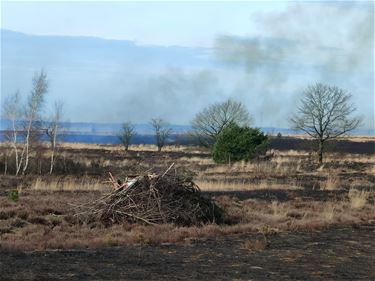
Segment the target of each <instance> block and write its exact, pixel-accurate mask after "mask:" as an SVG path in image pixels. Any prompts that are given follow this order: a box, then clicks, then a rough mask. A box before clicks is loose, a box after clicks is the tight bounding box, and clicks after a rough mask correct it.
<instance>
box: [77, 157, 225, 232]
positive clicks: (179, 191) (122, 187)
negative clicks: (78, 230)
mask: <svg viewBox="0 0 375 281" xmlns="http://www.w3.org/2000/svg"><path fill="white" fill-rule="evenodd" d="M172 166H173V164H172V165H171V166H170V167H169V168H168V169H167V170H166V171H165V172H164V173H163V174H162V175H155V174H144V175H140V176H136V177H135V178H133V179H131V180H128V179H126V180H125V182H122V181H120V180H115V179H114V178H113V177H112V175H111V179H110V183H111V184H112V185H113V186H114V190H113V191H112V192H111V193H109V194H105V195H104V196H103V197H101V198H99V199H97V200H95V201H94V202H91V203H88V204H84V205H81V206H78V207H77V208H76V214H75V216H76V217H77V218H78V220H79V221H80V222H83V223H86V224H90V223H93V222H101V223H103V224H104V225H106V226H109V225H112V224H119V223H124V222H128V223H144V224H147V225H155V224H163V223H173V224H175V225H180V226H190V225H202V224H205V223H215V222H221V220H222V211H221V210H220V209H219V208H218V207H217V206H216V204H215V203H214V202H213V201H212V200H210V199H209V198H206V197H204V196H203V195H202V193H201V192H200V189H199V187H198V186H197V185H196V184H195V183H194V182H193V181H192V180H191V179H189V178H188V177H186V176H181V175H178V174H177V173H176V171H174V172H175V173H173V174H172V173H170V174H168V172H171V171H170V169H171V168H172Z"/></svg>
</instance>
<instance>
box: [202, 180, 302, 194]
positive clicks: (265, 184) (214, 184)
mask: <svg viewBox="0 0 375 281" xmlns="http://www.w3.org/2000/svg"><path fill="white" fill-rule="evenodd" d="M196 184H197V185H198V186H199V188H200V189H201V190H202V191H211V192H213V191H246V190H260V189H284V190H291V189H293V190H296V189H302V187H301V186H300V185H299V184H298V183H297V182H291V183H290V184H278V183H276V182H272V181H268V180H266V179H263V180H261V181H259V182H257V183H246V182H235V181H226V180H220V181H213V180H198V181H196Z"/></svg>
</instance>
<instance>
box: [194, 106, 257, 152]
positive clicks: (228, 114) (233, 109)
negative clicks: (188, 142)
mask: <svg viewBox="0 0 375 281" xmlns="http://www.w3.org/2000/svg"><path fill="white" fill-rule="evenodd" d="M250 120H251V118H250V114H249V112H248V110H247V108H246V107H245V106H244V105H243V104H242V103H241V102H237V101H234V100H232V99H228V100H226V101H224V102H218V103H214V104H211V105H209V106H208V107H206V108H204V109H203V110H202V111H201V112H199V113H198V114H197V115H196V116H195V117H194V119H193V120H192V122H191V126H192V128H193V135H194V136H195V137H196V138H197V139H198V140H199V142H200V143H201V144H203V145H205V146H211V145H212V144H213V143H214V142H215V140H216V138H217V136H218V135H219V134H220V132H221V131H222V130H223V129H224V128H225V127H226V126H227V125H229V124H231V123H236V124H238V125H239V126H244V125H249V124H250Z"/></svg>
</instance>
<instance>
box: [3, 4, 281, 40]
mask: <svg viewBox="0 0 375 281" xmlns="http://www.w3.org/2000/svg"><path fill="white" fill-rule="evenodd" d="M285 8H286V3H285V2H268V3H267V2H266V3H264V2H263V3H262V2H255V1H251V2H237V3H236V2H232V1H228V2H200V3H199V2H182V1H179V2H156V1H154V2H119V1H117V2H111V1H103V2H88V1H86V2H79V1H76V2H74V3H73V2H69V1H68V2H57V1H56V2H53V1H50V2H32V1H29V2H16V1H3V2H2V28H4V29H10V30H16V31H20V32H24V33H30V34H37V35H74V36H76V35H83V36H96V37H101V38H107V39H125V40H134V41H136V42H138V43H141V44H155V45H166V46H168V45H179V46H198V47H210V46H212V45H213V42H214V39H215V37H216V36H217V35H221V34H235V35H239V36H246V35H254V34H257V33H258V32H257V30H256V28H254V26H253V25H252V24H251V16H252V14H254V13H261V12H271V11H280V10H283V9H285Z"/></svg>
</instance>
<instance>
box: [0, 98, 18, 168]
mask: <svg viewBox="0 0 375 281" xmlns="http://www.w3.org/2000/svg"><path fill="white" fill-rule="evenodd" d="M2 107H3V108H2V118H3V119H6V120H8V121H9V122H10V128H9V129H8V130H7V131H6V132H5V138H6V140H7V141H8V142H9V143H10V145H11V150H13V152H14V157H15V164H16V174H18V172H19V167H20V164H19V162H20V153H19V148H18V146H17V141H18V140H19V139H18V138H19V136H18V134H19V131H20V128H19V122H20V120H21V99H20V93H19V91H17V92H15V93H14V94H13V95H11V96H9V97H7V98H5V99H4V102H3V104H2ZM7 155H8V154H7Z"/></svg>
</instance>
